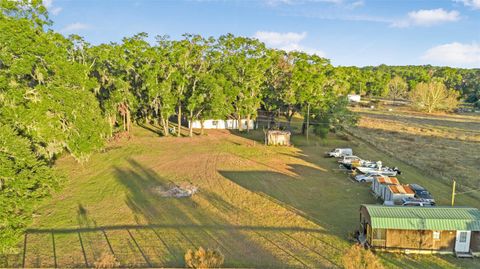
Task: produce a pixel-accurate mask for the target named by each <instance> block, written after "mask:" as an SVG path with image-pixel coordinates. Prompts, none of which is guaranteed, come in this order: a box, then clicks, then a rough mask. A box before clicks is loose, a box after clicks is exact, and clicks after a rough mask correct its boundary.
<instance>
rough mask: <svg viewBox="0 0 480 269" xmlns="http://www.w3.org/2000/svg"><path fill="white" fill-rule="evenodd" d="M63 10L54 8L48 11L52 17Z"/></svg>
mask: <svg viewBox="0 0 480 269" xmlns="http://www.w3.org/2000/svg"><path fill="white" fill-rule="evenodd" d="M62 10H63V8H61V7H54V8H52V9H51V10H50V13H52V14H53V15H55V16H56V15H58V14H59V13H60V12H61V11H62Z"/></svg>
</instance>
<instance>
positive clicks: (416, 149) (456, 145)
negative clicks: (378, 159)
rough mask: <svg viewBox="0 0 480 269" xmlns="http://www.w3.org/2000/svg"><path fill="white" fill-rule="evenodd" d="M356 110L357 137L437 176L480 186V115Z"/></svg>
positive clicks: (464, 184) (467, 185)
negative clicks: (358, 117) (357, 117)
mask: <svg viewBox="0 0 480 269" xmlns="http://www.w3.org/2000/svg"><path fill="white" fill-rule="evenodd" d="M357 111H359V112H360V114H361V116H362V117H361V120H360V122H359V126H358V128H355V129H352V130H351V131H352V132H353V133H354V134H355V135H356V136H359V137H361V138H362V139H364V140H366V141H368V142H370V143H371V144H373V145H376V146H377V147H378V148H379V149H380V150H382V151H385V152H388V153H390V154H391V155H393V156H396V157H398V158H399V159H402V160H404V161H405V162H407V163H409V164H411V165H414V166H416V167H418V168H420V169H422V170H424V171H426V172H427V173H428V174H430V175H432V176H434V177H436V178H439V179H443V180H444V181H446V182H450V181H451V180H452V179H453V178H454V179H456V180H457V181H458V182H459V183H460V184H461V185H463V186H464V188H465V189H468V188H480V180H479V178H478V175H479V172H478V169H479V165H480V116H474V115H447V114H444V115H428V114H420V113H418V112H410V111H405V110H402V109H399V110H397V109H396V110H395V111H387V110H383V111H369V110H357Z"/></svg>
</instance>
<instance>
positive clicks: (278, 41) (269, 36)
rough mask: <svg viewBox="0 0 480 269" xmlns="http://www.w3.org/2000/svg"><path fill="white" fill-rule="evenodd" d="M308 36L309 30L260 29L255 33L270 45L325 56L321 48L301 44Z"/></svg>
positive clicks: (255, 36)
mask: <svg viewBox="0 0 480 269" xmlns="http://www.w3.org/2000/svg"><path fill="white" fill-rule="evenodd" d="M306 37H307V32H301V33H295V32H287V33H280V32H267V31H258V32H256V33H255V35H254V38H257V39H258V40H260V41H262V42H264V43H265V45H267V46H268V47H273V48H277V49H281V50H285V51H303V52H306V53H310V54H316V55H318V56H321V57H325V53H324V52H323V51H321V50H318V49H314V48H309V47H305V46H303V45H301V44H300V43H301V42H302V41H303V40H304V39H305V38H306Z"/></svg>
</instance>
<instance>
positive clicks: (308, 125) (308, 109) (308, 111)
mask: <svg viewBox="0 0 480 269" xmlns="http://www.w3.org/2000/svg"><path fill="white" fill-rule="evenodd" d="M309 127H310V104H308V107H307V143H308V128H309Z"/></svg>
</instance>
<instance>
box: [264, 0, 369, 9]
mask: <svg viewBox="0 0 480 269" xmlns="http://www.w3.org/2000/svg"><path fill="white" fill-rule="evenodd" d="M264 3H265V4H267V5H268V6H273V7H276V6H280V5H301V4H308V3H328V4H333V5H337V6H339V7H344V8H347V9H354V8H357V7H361V6H363V5H364V4H365V2H364V0H264Z"/></svg>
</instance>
